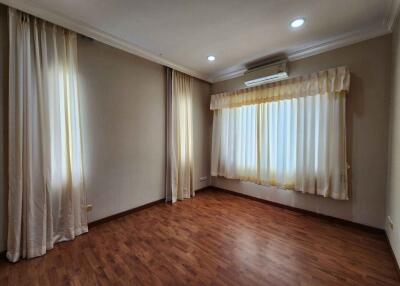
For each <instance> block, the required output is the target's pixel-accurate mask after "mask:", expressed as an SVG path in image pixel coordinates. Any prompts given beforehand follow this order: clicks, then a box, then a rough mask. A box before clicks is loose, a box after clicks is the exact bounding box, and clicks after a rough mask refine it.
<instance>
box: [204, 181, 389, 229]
mask: <svg viewBox="0 0 400 286" xmlns="http://www.w3.org/2000/svg"><path fill="white" fill-rule="evenodd" d="M212 188H213V189H215V190H217V191H220V192H224V193H228V194H231V195H234V196H238V197H242V198H246V199H249V200H253V201H257V202H261V203H265V204H268V205H271V206H275V207H278V208H282V209H287V210H291V211H295V212H298V213H302V214H305V215H309V216H314V217H319V218H323V219H325V220H329V221H331V222H333V223H338V224H341V225H348V226H353V227H356V228H358V229H363V230H366V231H369V232H373V233H379V234H382V235H385V234H386V233H385V231H384V230H383V229H380V228H377V227H373V226H369V225H365V224H361V223H357V222H353V221H349V220H345V219H341V218H337V217H333V216H329V215H325V214H321V213H316V212H313V211H309V210H305V209H301V208H296V207H292V206H287V205H284V204H281V203H277V202H273V201H269V200H266V199H261V198H257V197H253V196H250V195H246V194H242V193H238V192H234V191H230V190H226V189H222V188H219V187H214V186H213V187H212Z"/></svg>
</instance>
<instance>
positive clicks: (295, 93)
mask: <svg viewBox="0 0 400 286" xmlns="http://www.w3.org/2000/svg"><path fill="white" fill-rule="evenodd" d="M349 87H350V72H349V70H348V69H347V68H346V67H338V68H333V69H329V70H324V71H320V72H317V73H312V74H309V75H306V76H301V77H296V78H293V79H288V80H284V81H279V82H275V83H271V84H266V85H260V86H256V87H251V88H246V89H242V90H238V91H234V92H228V93H220V94H214V95H212V97H211V104H210V109H211V110H216V109H222V108H232V107H239V106H243V105H251V104H259V103H265V102H271V101H279V100H284V99H292V98H299V97H304V96H313V95H317V94H327V93H328V94H335V93H338V92H339V93H340V92H345V93H346V92H348V91H349Z"/></svg>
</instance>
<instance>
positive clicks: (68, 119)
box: [7, 8, 88, 262]
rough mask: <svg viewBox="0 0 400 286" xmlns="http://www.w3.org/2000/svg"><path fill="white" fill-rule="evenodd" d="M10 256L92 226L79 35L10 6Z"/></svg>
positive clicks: (37, 250)
mask: <svg viewBox="0 0 400 286" xmlns="http://www.w3.org/2000/svg"><path fill="white" fill-rule="evenodd" d="M9 36H10V57H9V71H10V77H9V203H8V207H9V210H8V243H7V257H8V259H9V260H10V261H12V262H15V261H17V260H19V259H20V258H32V257H36V256H40V255H43V254H45V253H46V250H48V249H51V248H53V246H54V243H56V242H59V241H65V240H70V239H73V238H74V237H75V236H77V235H80V234H82V233H85V232H87V231H88V227H87V217H86V216H87V215H86V210H85V204H86V200H85V199H86V195H85V191H84V188H83V170H82V148H81V129H80V121H79V120H80V119H79V97H78V86H77V75H78V72H77V39H76V34H75V33H73V32H71V31H67V30H65V29H63V28H60V27H57V26H55V25H52V24H49V23H47V22H44V21H42V20H40V19H37V18H34V17H32V16H29V15H27V14H24V13H22V12H19V11H16V10H14V9H11V8H10V9H9Z"/></svg>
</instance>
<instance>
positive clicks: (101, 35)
mask: <svg viewBox="0 0 400 286" xmlns="http://www.w3.org/2000/svg"><path fill="white" fill-rule="evenodd" d="M0 3H3V4H5V5H7V6H10V7H13V8H16V9H19V10H21V11H24V12H26V13H29V14H32V15H34V16H36V17H39V18H42V19H45V20H47V21H49V22H52V23H54V24H57V25H60V26H63V27H65V28H67V29H70V30H72V31H75V32H77V33H79V34H82V35H84V36H87V37H90V38H93V39H95V40H97V41H99V42H102V43H105V44H107V45H110V46H112V47H115V48H118V49H121V50H123V51H126V52H128V53H131V54H134V55H137V56H139V57H142V58H145V59H147V60H150V61H152V62H155V63H158V64H161V65H164V66H167V67H170V68H173V69H176V70H178V71H181V72H184V73H186V74H189V75H191V76H194V77H196V78H199V79H201V80H204V81H207V82H210V83H214V82H218V81H223V80H228V79H232V78H235V77H239V76H241V75H243V74H244V72H245V71H246V68H245V66H244V64H240V65H236V66H232V67H230V68H228V69H225V70H223V71H220V72H218V73H215V74H213V75H205V74H201V73H198V72H196V71H195V70H192V69H189V68H187V67H185V66H182V65H179V64H176V63H174V62H171V61H169V60H167V59H165V58H163V57H161V56H159V55H157V54H155V53H152V52H150V51H148V50H146V49H144V48H141V47H139V46H137V45H135V44H132V43H130V42H128V41H126V40H123V39H121V38H119V37H115V36H113V35H111V34H109V33H106V32H104V31H101V30H99V29H97V28H95V27H92V26H90V25H87V24H84V23H82V22H79V21H76V20H73V19H71V18H69V17H67V16H65V15H62V14H59V13H56V12H53V11H50V10H47V9H43V8H40V7H38V6H37V5H35V4H34V2H33V1H28V0H0ZM399 13H400V0H392V1H390V2H388V5H387V8H386V15H385V18H384V20H383V21H382V25H381V26H380V27H375V28H374V29H367V30H362V31H356V32H353V33H350V34H347V35H344V36H340V37H336V38H331V39H328V40H326V41H324V42H320V43H317V44H315V45H312V46H310V47H308V48H305V49H300V50H296V51H292V52H290V53H288V59H289V61H295V60H299V59H303V58H307V57H310V56H314V55H317V54H321V53H324V52H327V51H330V50H334V49H338V48H341V47H345V46H348V45H352V44H355V43H358V42H362V41H365V40H369V39H372V38H375V37H379V36H382V35H385V34H388V33H391V32H392V30H393V26H394V24H395V22H396V19H397V17H398V15H399Z"/></svg>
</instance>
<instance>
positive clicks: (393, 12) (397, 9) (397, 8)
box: [208, 0, 400, 83]
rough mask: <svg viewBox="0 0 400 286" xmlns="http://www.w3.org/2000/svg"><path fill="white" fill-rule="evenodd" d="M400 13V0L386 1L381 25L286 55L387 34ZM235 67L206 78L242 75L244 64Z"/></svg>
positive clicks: (290, 56)
mask: <svg viewBox="0 0 400 286" xmlns="http://www.w3.org/2000/svg"><path fill="white" fill-rule="evenodd" d="M399 14H400V0H392V1H390V2H388V5H387V8H386V16H385V18H384V20H383V22H382V26H381V27H376V28H375V29H366V30H362V31H357V32H353V33H350V34H347V35H344V36H340V37H336V38H332V39H329V40H327V41H324V42H322V43H318V44H316V45H313V46H310V47H308V48H305V49H300V50H297V51H293V52H291V53H288V55H287V57H288V60H289V61H296V60H300V59H304V58H308V57H311V56H314V55H318V54H321V53H325V52H328V51H331V50H335V49H339V48H343V47H346V46H350V45H353V44H356V43H359V42H362V41H366V40H370V39H373V38H376V37H380V36H383V35H386V34H389V33H391V32H392V31H393V26H394V24H395V23H396V20H397V18H398V17H399ZM235 67H236V68H233V67H230V68H228V69H225V70H223V71H220V72H219V73H216V74H214V75H213V76H210V77H209V78H208V80H209V81H210V82H213V83H214V82H219V81H224V80H228V79H232V78H235V77H239V76H242V75H243V74H244V73H245V71H246V68H245V66H244V64H242V65H237V66H235Z"/></svg>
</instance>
